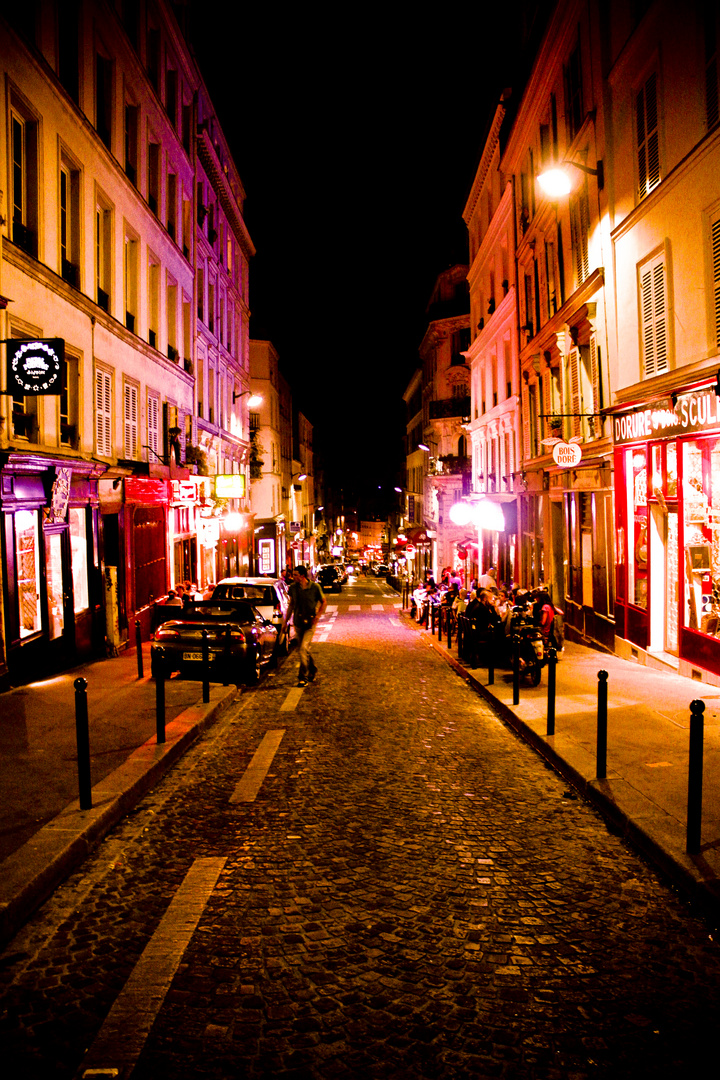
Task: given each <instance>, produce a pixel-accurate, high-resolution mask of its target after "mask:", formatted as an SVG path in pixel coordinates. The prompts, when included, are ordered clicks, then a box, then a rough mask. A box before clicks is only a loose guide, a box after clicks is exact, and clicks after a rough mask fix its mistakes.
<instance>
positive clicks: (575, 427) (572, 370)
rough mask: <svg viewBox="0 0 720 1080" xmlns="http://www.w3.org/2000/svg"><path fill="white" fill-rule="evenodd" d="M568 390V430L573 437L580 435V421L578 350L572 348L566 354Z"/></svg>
mask: <svg viewBox="0 0 720 1080" xmlns="http://www.w3.org/2000/svg"><path fill="white" fill-rule="evenodd" d="M568 390H569V392H570V412H571V413H572V417H571V420H570V428H571V430H572V433H573V435H581V434H582V419H581V417H580V415H579V414H580V413H581V412H582V411H583V410H582V409H581V408H580V401H581V399H580V350H579V349H578V347H577V346H574V347H573V348H572V349H571V350H570V352H569V354H568Z"/></svg>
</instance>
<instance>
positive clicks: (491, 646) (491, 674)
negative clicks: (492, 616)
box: [487, 626, 517, 704]
mask: <svg viewBox="0 0 720 1080" xmlns="http://www.w3.org/2000/svg"><path fill="white" fill-rule="evenodd" d="M488 631H489V633H488V646H487V647H488V686H492V685H493V684H494V682H495V627H494V626H490V627H488ZM515 704H517V702H515Z"/></svg>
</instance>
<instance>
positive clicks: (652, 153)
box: [636, 72, 660, 199]
mask: <svg viewBox="0 0 720 1080" xmlns="http://www.w3.org/2000/svg"><path fill="white" fill-rule="evenodd" d="M636 120H637V154H638V195H639V197H640V198H641V199H642V198H644V196H645V195H647V194H648V192H650V191H652V189H653V188H654V187H656V186H657V185H658V184H659V183H660V143H659V133H658V103H657V75H656V74H655V72H653V73H652V75H651V76H650V78H649V79H648V80H647V82H646V83H645V85H644V86H643V87H642V88H641V90H640V92H639V93H638V95H637V98H636Z"/></svg>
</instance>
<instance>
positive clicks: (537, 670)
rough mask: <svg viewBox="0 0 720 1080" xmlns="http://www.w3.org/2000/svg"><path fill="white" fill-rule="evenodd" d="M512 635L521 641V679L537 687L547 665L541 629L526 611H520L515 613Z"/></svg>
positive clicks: (519, 649) (519, 644)
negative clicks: (529, 617)
mask: <svg viewBox="0 0 720 1080" xmlns="http://www.w3.org/2000/svg"><path fill="white" fill-rule="evenodd" d="M512 633H513V637H514V636H515V635H517V637H518V639H519V641H518V651H519V662H520V678H521V679H525V680H527V682H528V683H529V684H530V686H537V685H538V683H539V682H540V676H541V674H542V669H543V667H544V665H545V664H546V663H547V656H546V650H545V642H544V640H543V636H542V634H541V632H540V629H539V628H538V627H537V626H535V624H534V623H533V622H532V621H531V620H529V619H528V618H527V616H526V613H525V611H523V610H522V609H518V610H517V611H515V612H513V622H512ZM513 649H514V645H513Z"/></svg>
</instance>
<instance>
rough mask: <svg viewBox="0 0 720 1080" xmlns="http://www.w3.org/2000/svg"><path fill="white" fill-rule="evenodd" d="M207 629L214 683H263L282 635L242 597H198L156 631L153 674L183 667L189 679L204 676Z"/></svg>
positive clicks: (155, 676) (152, 659)
mask: <svg viewBox="0 0 720 1080" xmlns="http://www.w3.org/2000/svg"><path fill="white" fill-rule="evenodd" d="M171 610H178V609H171ZM204 630H207V634H208V638H207V640H208V658H209V663H210V679H211V681H212V682H223V683H224V682H227V683H235V684H236V685H237V686H242V685H243V684H246V683H249V684H252V683H256V682H257V681H258V679H259V678H260V672H261V670H262V668H263V666H264V665H265V664H267V663H269V662H270V660H271V658H272V655H273V652H274V650H275V646H276V644H277V638H278V631H277V627H275V626H274V625H273V624H272V622H270V620H269V619H266V618H264V617H263V616H262V615H261V614H260V612H259V611H258V610H257V608H254V607H253V606H252V604H249V603H247V602H245V601H236V600H196V601H192V602H191V603H189V604H187V605H186V606H185V607H184V608H183V609H182V611H179V610H178V614H177V616H175V617H173V616H171V617H170V618H169V619H168V620H167V621H166V622H164V623H162V624H161V625H160V626H159V627H158V628H157V630H156V631H155V634H154V641H153V644H152V645H151V647H150V664H151V670H152V674H153V677H154V678H158V676H160V675H162V676H164V677H165V678H169V677H170V675H171V674H172V672H174V671H179V672H180V674H181V675H183V676H184V677H185V678H188V679H202V678H203V676H204V672H205V668H204V663H203V631H204Z"/></svg>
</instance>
